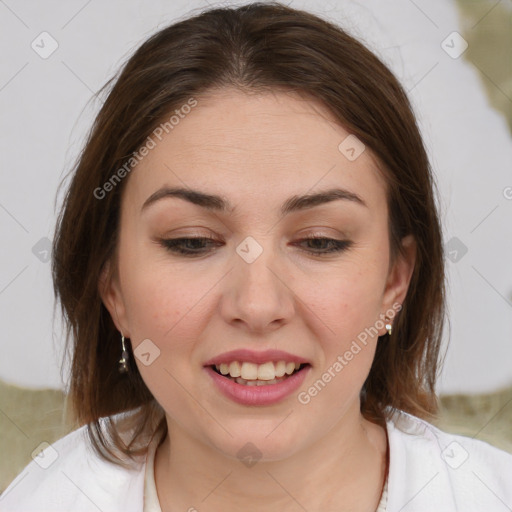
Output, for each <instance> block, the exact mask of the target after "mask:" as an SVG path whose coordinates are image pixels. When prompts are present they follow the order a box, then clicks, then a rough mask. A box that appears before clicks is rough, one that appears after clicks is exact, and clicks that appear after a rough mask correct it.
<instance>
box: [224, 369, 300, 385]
mask: <svg viewBox="0 0 512 512" xmlns="http://www.w3.org/2000/svg"><path fill="white" fill-rule="evenodd" d="M294 373H295V372H294ZM292 375H293V374H292ZM224 377H227V378H228V379H231V380H232V381H234V382H236V383H237V384H242V385H243V386H269V385H270V386H271V385H273V384H278V383H279V382H281V381H283V380H285V379H287V378H288V377H290V375H286V376H283V377H276V378H275V379H272V380H257V379H256V380H245V379H242V377H231V375H224Z"/></svg>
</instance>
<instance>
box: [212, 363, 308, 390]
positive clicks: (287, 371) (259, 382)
mask: <svg viewBox="0 0 512 512" xmlns="http://www.w3.org/2000/svg"><path fill="white" fill-rule="evenodd" d="M289 364H290V363H289ZM291 364H293V363H291ZM291 364H290V366H289V367H288V368H286V367H285V368H284V371H283V368H282V367H281V368H279V367H278V368H275V370H274V372H272V369H269V372H267V374H266V375H265V376H264V377H265V378H253V379H244V378H243V377H242V376H241V374H240V371H236V370H235V371H233V373H234V374H235V375H239V376H233V375H231V372H230V371H226V368H225V367H224V368H221V366H220V365H210V368H211V369H212V370H213V371H214V372H216V373H217V374H218V375H220V376H221V377H225V378H226V379H229V380H231V381H233V382H236V383H237V384H241V385H243V386H272V385H274V384H279V383H280V382H283V381H285V380H286V379H288V378H289V377H291V376H292V375H295V374H296V373H299V372H301V371H302V370H304V369H305V368H306V367H308V366H311V365H310V364H309V363H304V364H299V363H295V364H294V367H293V369H292V368H291ZM221 370H222V371H221ZM272 374H273V375H272ZM258 377H259V375H258Z"/></svg>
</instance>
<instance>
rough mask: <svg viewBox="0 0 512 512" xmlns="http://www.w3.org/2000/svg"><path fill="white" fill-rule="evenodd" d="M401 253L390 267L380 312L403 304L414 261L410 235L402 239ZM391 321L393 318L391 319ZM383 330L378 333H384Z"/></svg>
mask: <svg viewBox="0 0 512 512" xmlns="http://www.w3.org/2000/svg"><path fill="white" fill-rule="evenodd" d="M402 247H403V253H404V254H403V255H402V254H400V253H398V255H397V257H396V260H395V262H394V264H393V268H391V269H390V271H389V274H388V279H387V281H386V287H385V289H384V295H383V302H382V308H383V309H382V313H384V314H385V312H386V311H387V310H389V309H391V310H392V311H394V310H396V309H395V308H393V304H396V303H398V304H403V302H404V300H405V297H406V295H407V290H408V289H409V284H410V281H411V277H412V273H413V271H414V266H415V263H416V241H415V240H414V237H413V236H412V235H408V236H406V237H404V238H403V239H402ZM391 323H393V320H392V319H391ZM385 332H386V330H384V331H383V332H382V333H381V334H380V335H382V334H385Z"/></svg>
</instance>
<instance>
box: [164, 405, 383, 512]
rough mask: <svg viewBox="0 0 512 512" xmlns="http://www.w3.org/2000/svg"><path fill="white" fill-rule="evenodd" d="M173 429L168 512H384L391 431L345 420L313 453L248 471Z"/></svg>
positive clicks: (167, 460)
mask: <svg viewBox="0 0 512 512" xmlns="http://www.w3.org/2000/svg"><path fill="white" fill-rule="evenodd" d="M357 412H359V411H357ZM167 421H168V434H167V436H166V438H165V440H164V442H163V443H162V444H161V445H160V446H159V448H158V450H157V453H156V460H155V482H156V487H157V492H158V496H159V500H160V504H161V508H162V512H173V511H175V510H195V509H197V510H201V511H205V512H206V511H217V510H223V512H229V511H231V510H233V511H235V510H240V509H246V510H251V511H258V512H259V511H265V512H274V511H276V512H277V511H280V512H284V511H298V510H300V509H302V510H304V509H305V510H308V511H310V512H313V511H316V510H326V509H334V508H335V509H336V510H340V511H341V510H347V511H348V510H351V511H361V512H363V511H364V512H374V511H375V510H376V509H377V506H378V503H379V501H380V497H381V492H382V488H383V485H384V482H385V478H386V472H387V471H386V470H387V465H386V462H387V461H386V454H387V439H386V431H385V429H382V428H381V427H380V426H378V425H375V424H373V423H370V422H368V421H367V420H365V419H364V418H363V417H362V416H361V415H360V413H359V414H355V415H354V414H353V415H351V416H348V415H346V416H344V417H343V419H342V421H340V422H339V423H338V424H336V425H334V426H333V428H332V429H331V430H330V431H329V432H328V434H327V435H325V436H324V437H323V438H321V439H319V440H318V441H316V442H315V443H314V444H312V445H310V446H308V448H307V449H303V450H301V451H297V452H295V453H294V454H293V455H291V456H289V457H287V458H285V459H282V460H271V461H264V460H260V461H257V462H255V463H254V464H247V465H246V464H243V463H242V462H241V461H240V460H238V459H233V458H230V457H227V456H225V455H221V454H220V453H219V451H218V450H216V449H214V448H213V447H212V446H210V445H207V444H205V443H203V442H200V441H199V440H198V439H197V438H195V437H193V436H192V435H190V433H188V432H187V431H186V430H184V429H182V428H181V427H180V426H179V425H177V424H176V423H174V422H173V421H172V420H171V421H169V418H167ZM171 447H172V448H171ZM312 489H314V490H315V491H314V492H312ZM194 507H195V508H194Z"/></svg>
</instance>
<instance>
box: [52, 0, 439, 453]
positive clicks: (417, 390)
mask: <svg viewBox="0 0 512 512" xmlns="http://www.w3.org/2000/svg"><path fill="white" fill-rule="evenodd" d="M115 78H116V77H113V78H112V79H111V80H110V81H109V82H107V83H106V84H105V86H104V87H103V88H102V91H103V89H105V88H106V87H107V86H109V85H110V84H111V83H112V82H113V81H114V79H115ZM226 87H236V88H238V89H240V90H243V91H246V92H255V93H258V92H265V91H273V90H283V91H290V92H296V93H299V94H302V95H306V96H308V97H309V98H311V99H314V100H316V101H320V102H322V104H324V105H325V106H326V107H327V108H328V109H329V110H330V112H332V114H333V115H334V116H335V118H336V119H337V120H339V123H340V124H341V125H342V126H344V127H345V128H346V129H347V130H348V131H350V132H351V133H353V134H355V135H356V136H357V137H358V138H359V139H360V140H361V141H362V142H363V143H364V144H365V145H366V146H367V147H369V148H370V149H371V150H372V152H373V154H374V155H375V156H376V157H377V159H378V161H379V162H380V164H381V166H382V169H383V172H384V173H385V177H386V182H387V200H388V209H389V239H390V256H391V261H392V262H393V261H394V259H395V258H396V256H397V254H398V253H399V252H400V251H401V240H402V238H403V237H405V236H406V235H409V234H412V235H413V237H414V239H415V241H416V244H417V251H416V263H415V267H414V271H413V274H412V277H411V281H410V285H409V289H408V292H407V295H406V298H405V300H404V303H403V307H402V309H401V311H400V312H399V313H398V314H397V316H396V319H395V321H394V325H393V334H392V336H391V337H389V335H388V334H386V335H384V336H383V337H381V338H385V339H381V340H380V342H379V343H378V345H377V351H376V354H375V358H374V362H373V365H372V367H371V370H370V373H369V375H368V378H367V380H366V382H365V383H364V386H363V389H362V390H361V412H362V414H363V416H364V417H365V418H367V419H368V420H370V421H373V422H375V423H378V424H380V425H384V422H385V418H386V417H387V415H388V414H390V413H389V411H390V409H389V408H388V409H386V410H385V408H386V407H387V406H391V408H397V409H401V410H404V411H406V412H409V413H410V414H413V415H416V416H419V417H421V418H424V419H427V420H428V419H430V418H432V417H433V416H434V415H435V414H437V410H438V401H437V397H436V394H435V382H436V379H437V373H438V370H439V368H438V365H439V350H440V346H441V338H442V331H443V324H444V316H445V281H444V280H445V275H444V255H443V245H442V234H441V226H440V222H439V218H438V213H437V205H436V198H435V196H434V189H435V182H434V178H433V175H432V172H431V169H430V166H429V162H428V158H427V154H426V151H425V148H424V145H423V141H422V139H421V136H420V133H419V130H418V127H417V124H416V119H415V117H414V114H413V112H412V109H411V106H410V103H409V101H408V99H407V96H406V94H405V92H404V90H403V89H402V87H401V86H400V84H399V82H398V81H397V79H396V78H395V77H394V75H393V74H392V73H391V71H390V70H389V69H388V68H387V67H386V66H385V65H384V64H383V63H382V62H381V61H380V60H379V59H378V58H377V57H376V56H375V55H374V54H373V53H372V52H371V51H369V50H368V49H367V48H366V47H365V46H364V45H363V44H361V43H360V42H358V41H357V40H356V39H354V38H353V37H351V36H350V35H348V34H347V33H346V32H345V31H343V30H342V29H341V28H339V27H338V26H336V25H334V24H331V23H329V22H327V21H325V20H323V19H321V18H319V17H317V16H315V15H313V14H310V13H308V12H305V11H302V10H296V9H292V8H289V7H286V6H284V5H281V4H279V3H268V2H266V3H253V4H249V5H245V6H242V7H238V8H215V9H211V10H207V11H204V12H201V13H200V14H197V15H195V16H193V17H190V18H188V19H184V20H181V21H179V22H177V23H175V24H173V25H170V26H168V27H166V28H164V29H162V30H160V31H158V32H157V33H155V34H154V35H152V36H151V37H150V38H149V39H148V40H147V41H145V42H144V43H143V44H142V45H141V46H140V47H139V48H138V49H137V50H136V52H135V53H134V55H133V56H132V57H131V58H130V59H129V60H128V62H127V63H126V64H125V65H124V67H123V69H122V70H121V72H120V75H119V77H118V78H117V79H116V80H115V83H114V85H113V87H112V89H111V90H110V92H109V93H108V96H107V98H106V100H105V102H104V104H103V106H102V108H101V110H100V112H99V113H98V115H97V117H96V119H95V122H94V124H93V126H92V129H91V131H90V133H89V136H88V139H87V142H86V144H85V147H84V149H83V151H82V153H81V154H80V156H79V158H78V160H77V162H76V165H75V167H74V169H73V176H72V180H71V183H70V186H69V188H68V190H67V194H66V197H65V199H64V203H63V206H62V210H61V212H60V215H59V218H58V221H57V229H56V236H55V239H54V245H53V261H52V272H53V282H54V288H55V295H56V297H59V298H60V301H61V309H62V312H63V315H64V318H65V321H66V328H67V329H66V331H67V344H66V347H67V349H68V351H69V348H70V347H69V340H70V337H72V339H73V346H72V354H73V356H72V366H71V379H70V390H69V396H70V400H71V403H72V405H73V408H74V409H73V410H74V417H75V419H76V422H77V424H80V425H81V424H88V432H89V434H90V437H91V440H92V442H93V444H94V447H95V449H96V450H97V451H98V453H100V454H102V455H103V456H104V457H105V458H108V459H110V460H113V461H114V462H117V463H121V460H120V459H121V457H118V456H117V455H116V454H115V453H114V449H117V450H119V451H120V452H121V453H122V454H125V455H128V458H131V457H135V456H136V455H140V454H143V453H144V451H145V449H146V447H147V443H146V441H147V438H148V437H149V436H151V434H152V433H154V431H155V429H156V428H157V427H161V428H165V425H164V424H165V417H164V412H163V410H162V409H161V407H160V406H159V405H158V404H157V403H156V401H155V399H154V398H153V396H152V395H151V393H150V391H149V390H148V388H147V387H146V385H145V383H144V381H143V380H142V378H141V376H140V374H139V372H138V370H137V367H136V365H135V363H134V361H133V357H131V358H130V360H129V364H130V368H129V373H128V374H127V375H122V374H119V372H118V371H117V362H118V360H119V358H120V352H121V348H120V335H119V332H118V331H117V329H116V327H115V325H114V323H113V321H112V318H111V316H110V314H109V312H108V310H107V309H106V308H105V306H104V305H103V303H102V300H101V298H100V295H99V291H98V283H99V279H100V276H101V274H102V270H104V268H105V263H106V262H107V261H111V263H112V266H111V270H112V272H113V271H114V269H115V263H116V247H117V236H118V229H119V211H120V202H121V195H122V190H123V187H124V185H125V184H126V180H127V179H129V178H125V179H124V180H121V181H120V182H119V183H118V184H117V185H116V186H115V187H113V190H111V191H109V193H108V194H105V197H103V198H102V199H101V200H99V199H98V198H97V197H96V195H95V194H94V191H95V190H98V188H99V187H102V186H103V185H104V184H105V183H106V182H107V181H108V180H109V179H110V178H111V177H112V175H113V174H114V173H115V172H116V170H119V169H120V168H122V167H123V166H124V165H125V164H126V163H127V162H128V161H129V159H130V158H131V157H132V155H133V154H134V152H135V151H137V149H138V148H140V147H141V145H142V144H143V143H144V141H145V139H146V138H147V137H148V135H149V134H150V133H152V131H153V130H154V129H155V127H157V126H158V125H159V123H161V121H162V120H163V119H166V118H168V117H169V113H170V112H172V111H173V110H174V109H176V108H177V107H179V106H180V105H183V104H186V103H187V101H188V100H190V98H191V97H193V98H200V95H201V94H206V93H208V92H210V91H213V90H215V89H222V88H226ZM120 412H129V414H127V415H120V416H123V417H126V418H127V419H129V420H130V425H131V428H133V429H134V430H133V431H132V432H133V434H132V435H131V437H130V438H129V439H128V442H127V443H125V441H124V440H123V439H122V437H120V435H119V434H120V432H121V430H120V428H121V427H120V426H119V425H117V424H116V422H115V421H113V420H112V416H114V415H116V414H117V413H120ZM100 418H103V419H102V420H101V421H100ZM102 422H106V430H103V428H102V427H101V423H102Z"/></svg>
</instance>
